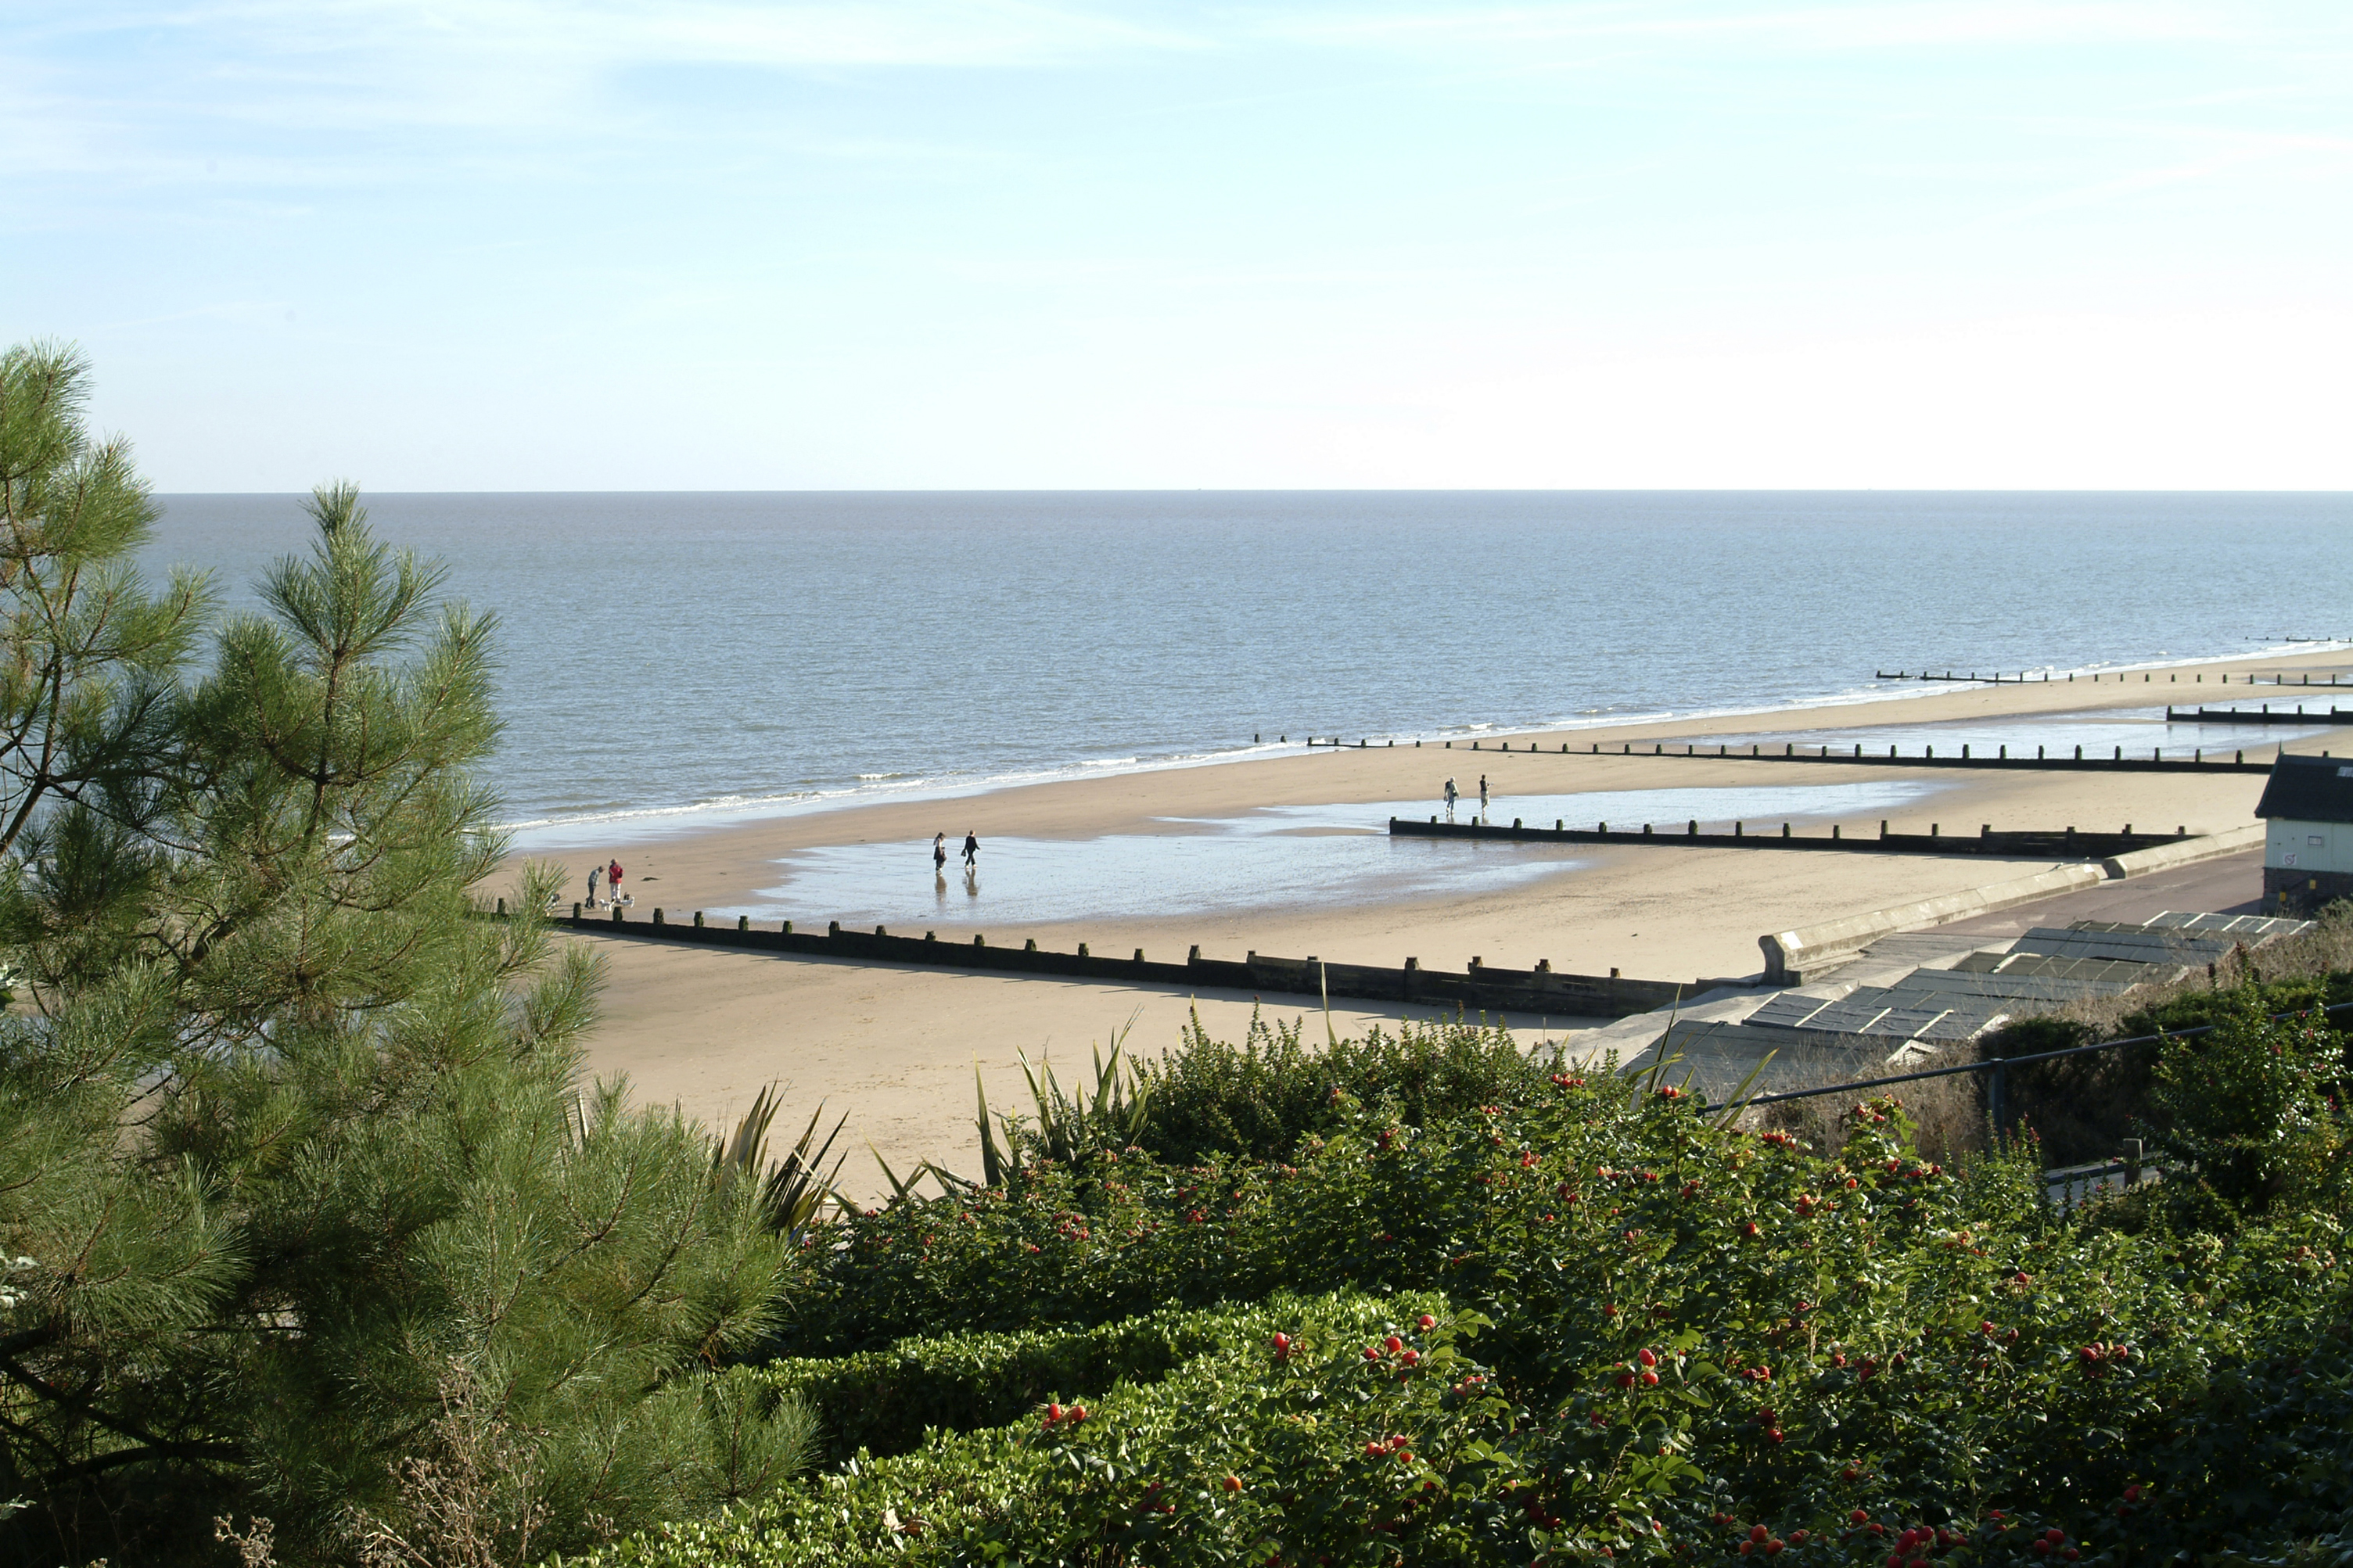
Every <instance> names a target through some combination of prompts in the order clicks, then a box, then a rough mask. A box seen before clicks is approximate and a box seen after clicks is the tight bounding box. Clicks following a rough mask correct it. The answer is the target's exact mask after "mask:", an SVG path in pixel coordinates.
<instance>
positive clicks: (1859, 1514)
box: [1846, 1469, 1871, 1524]
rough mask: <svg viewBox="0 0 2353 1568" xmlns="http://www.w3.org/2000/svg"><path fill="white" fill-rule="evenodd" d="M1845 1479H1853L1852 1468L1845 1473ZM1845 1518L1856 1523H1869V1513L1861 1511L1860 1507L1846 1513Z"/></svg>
mask: <svg viewBox="0 0 2353 1568" xmlns="http://www.w3.org/2000/svg"><path fill="white" fill-rule="evenodd" d="M1846 1479H1848V1480H1852V1479H1854V1471H1853V1470H1852V1469H1850V1470H1848V1471H1847V1473H1846ZM1847 1518H1848V1519H1849V1520H1851V1521H1853V1522H1854V1523H1856V1524H1869V1523H1870V1522H1871V1515H1869V1514H1867V1513H1865V1512H1863V1511H1862V1510H1861V1509H1856V1510H1854V1511H1853V1512H1852V1513H1851V1514H1848V1515H1847Z"/></svg>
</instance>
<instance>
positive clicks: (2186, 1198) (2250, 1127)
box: [2151, 996, 2346, 1223]
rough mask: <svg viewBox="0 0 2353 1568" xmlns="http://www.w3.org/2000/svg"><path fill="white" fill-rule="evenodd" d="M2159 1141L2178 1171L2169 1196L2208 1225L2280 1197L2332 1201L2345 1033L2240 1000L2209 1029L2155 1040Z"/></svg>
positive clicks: (2340, 1167)
mask: <svg viewBox="0 0 2353 1568" xmlns="http://www.w3.org/2000/svg"><path fill="white" fill-rule="evenodd" d="M2159 1050H2160V1055H2159V1057H2158V1064H2157V1088H2156V1090H2155V1092H2154V1094H2153V1095H2152V1097H2151V1100H2152V1105H2153V1109H2154V1110H2155V1111H2156V1118H2155V1123H2156V1127H2155V1131H2156V1137H2157V1142H2158V1148H2159V1149H2160V1150H2161V1151H2162V1152H2164V1153H2165V1154H2166V1155H2167V1156H2168V1158H2169V1159H2170V1160H2171V1161H2172V1162H2174V1163H2176V1164H2177V1165H2178V1167H2179V1169H2178V1170H2177V1171H2176V1172H2175V1174H2174V1179H2173V1180H2171V1181H2168V1183H2167V1190H2168V1194H2174V1193H2179V1194H2182V1200H2181V1201H2183V1202H2187V1203H2189V1204H2190V1205H2194V1207H2193V1210H2192V1215H2193V1217H2195V1218H2196V1219H2198V1220H2200V1221H2205V1222H2208V1223H2213V1222H2215V1221H2218V1220H2220V1221H2222V1222H2224V1223H2227V1222H2228V1221H2229V1220H2231V1219H2233V1218H2236V1217H2237V1216H2240V1215H2260V1214H2263V1213H2265V1212H2267V1211H2268V1210H2270V1209H2272V1208H2273V1207H2274V1206H2275V1205H2280V1204H2283V1203H2291V1204H2296V1205H2311V1204H2317V1203H2332V1202H2334V1201H2335V1200H2337V1198H2338V1197H2340V1196H2341V1195H2342V1193H2343V1190H2344V1187H2345V1174H2344V1165H2345V1153H2346V1149H2345V1143H2346V1140H2345V1134H2344V1129H2343V1127H2342V1125H2341V1123H2340V1121H2339V1120H2338V1117H2337V1108H2336V1104H2335V1101H2334V1098H2333V1093H2332V1091H2333V1090H2335V1089H2336V1088H2337V1084H2338V1082H2339V1081H2340V1079H2342V1078H2343V1077H2344V1071H2345V1046H2344V1042H2343V1040H2342V1039H2341V1038H2340V1037H2338V1036H2337V1034H2336V1033H2335V1032H2334V1031H2333V1030H2331V1029H2329V1028H2328V1027H2327V1026H2326V1025H2325V1024H2323V1023H2321V1022H2320V1021H2319V1020H2318V1019H2317V1018H2316V1017H2315V1016H2312V1015H2309V1014H2306V1015H2302V1016H2295V1017H2290V1018H2274V1017H2272V1016H2270V1015H2269V1013H2268V1011H2267V1010H2266V1008H2265V1007H2264V1005H2263V1004H2262V1003H2261V1002H2260V1001H2258V1000H2257V999H2255V998H2253V997H2252V996H2242V997H2241V998H2239V999H2238V1000H2237V1002H2236V1004H2235V1005H2233V1007H2232V1010H2231V1011H2229V1012H2228V1013H2226V1014H2225V1015H2224V1016H2222V1017H2221V1021H2220V1022H2218V1023H2217V1024H2216V1025H2215V1026H2214V1028H2213V1030H2212V1032H2211V1033H2209V1034H2206V1035H2202V1036H2200V1037H2196V1038H2192V1039H2178V1038H2168V1039H2167V1040H2165V1041H2164V1042H2163V1044H2162V1045H2161V1047H2159Z"/></svg>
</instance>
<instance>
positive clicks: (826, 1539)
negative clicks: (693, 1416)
mask: <svg viewBox="0 0 2353 1568" xmlns="http://www.w3.org/2000/svg"><path fill="white" fill-rule="evenodd" d="M1425 1324H1426V1325H1427V1326H1424V1325H1425ZM1478 1327H1479V1321H1478V1320H1477V1319H1476V1318H1471V1317H1464V1316H1461V1315H1457V1314H1452V1313H1450V1312H1449V1311H1448V1309H1447V1306H1446V1303H1445V1302H1444V1300H1441V1299H1440V1298H1437V1297H1434V1296H1406V1297H1401V1298H1399V1299H1398V1300H1395V1301H1393V1302H1390V1303H1388V1304H1387V1308H1386V1310H1385V1311H1384V1310H1381V1309H1379V1308H1377V1307H1376V1306H1375V1305H1374V1304H1371V1303H1364V1302H1356V1303H1340V1304H1327V1315H1325V1316H1324V1317H1321V1318H1319V1317H1318V1316H1317V1315H1316V1314H1314V1312H1312V1311H1310V1312H1303V1314H1302V1316H1301V1317H1300V1318H1299V1319H1298V1320H1297V1321H1295V1322H1294V1323H1293V1326H1292V1329H1291V1330H1285V1331H1282V1332H1284V1334H1285V1342H1282V1343H1281V1344H1278V1343H1277V1342H1274V1341H1273V1339H1272V1336H1271V1334H1257V1333H1253V1334H1252V1335H1251V1336H1250V1337H1249V1338H1248V1339H1245V1340H1242V1341H1240V1342H1232V1343H1229V1344H1228V1345H1226V1346H1224V1347H1221V1348H1220V1349H1219V1350H1218V1351H1216V1352H1212V1353H1209V1354H1205V1355H1201V1356H1198V1357H1195V1358H1193V1359H1192V1360H1190V1361H1188V1362H1187V1363H1184V1364H1183V1365H1182V1366H1181V1367H1180V1368H1178V1369H1177V1370H1176V1372H1175V1373H1173V1374H1172V1375H1171V1376H1169V1377H1168V1378H1167V1379H1166V1380H1165V1381H1164V1382H1161V1383H1158V1384H1146V1385H1134V1384H1128V1385H1121V1386H1116V1387H1113V1388H1109V1389H1106V1390H1104V1391H1103V1394H1102V1396H1101V1397H1099V1398H1096V1399H1092V1400H1088V1401H1085V1402H1083V1403H1082V1404H1080V1405H1077V1406H1076V1408H1073V1407H1072V1406H1071V1405H1060V1406H1051V1407H1048V1408H1046V1409H1042V1410H1033V1411H1030V1412H1028V1413H1026V1414H1025V1416H1024V1418H1023V1419H1021V1420H1020V1421H1018V1422H1014V1423H1008V1424H1007V1425H1003V1426H996V1427H993V1428H990V1429H987V1430H985V1431H979V1432H971V1433H957V1434H953V1435H943V1436H936V1437H934V1439H933V1440H932V1441H931V1442H930V1443H928V1444H926V1445H925V1446H924V1447H923V1448H922V1449H921V1450H919V1451H917V1452H915V1453H912V1454H906V1455H902V1456H897V1457H894V1458H883V1459H879V1460H871V1461H869V1460H864V1459H860V1460H857V1461H853V1462H851V1463H849V1464H847V1465H844V1466H842V1467H840V1468H839V1469H837V1470H836V1471H834V1472H833V1473H831V1474H829V1475H828V1476H825V1477H823V1478H821V1479H819V1480H818V1481H817V1482H815V1483H813V1484H810V1485H807V1486H805V1487H803V1488H800V1489H796V1490H795V1491H793V1492H791V1493H788V1494H786V1495H785V1496H784V1497H782V1498H779V1499H778V1500H776V1501H774V1502H773V1503H769V1504H765V1505H762V1506H759V1507H756V1508H754V1509H750V1510H742V1511H739V1512H736V1513H733V1514H732V1515H730V1516H728V1517H725V1518H723V1519H720V1520H717V1521H691V1522H685V1523H681V1524H678V1525H673V1526H667V1527H664V1528H662V1529H659V1530H657V1531H651V1532H649V1533H648V1534H646V1535H644V1536H641V1537H639V1538H638V1539H636V1540H633V1541H630V1542H624V1543H623V1544H622V1545H621V1546H619V1547H618V1548H617V1549H616V1550H615V1551H613V1552H609V1553H607V1554H606V1555H605V1556H604V1557H602V1558H601V1559H600V1560H599V1561H601V1562H603V1563H607V1564H610V1565H612V1568H622V1565H629V1568H654V1565H656V1564H661V1565H670V1564H682V1563H742V1564H746V1565H760V1568H784V1565H786V1564H790V1565H791V1568H846V1565H849V1564H869V1563H905V1562H920V1563H990V1562H1027V1563H1079V1562H1088V1563H1120V1562H1149V1563H1200V1564H1210V1563H1263V1562H1269V1561H1271V1560H1272V1559H1273V1556H1274V1554H1275V1553H1277V1552H1280V1553H1282V1555H1283V1558H1284V1560H1286V1561H1289V1560H1294V1559H1304V1560H1310V1561H1312V1560H1314V1557H1315V1556H1318V1555H1321V1556H1325V1557H1330V1558H1332V1559H1333V1560H1335V1561H1339V1560H1342V1557H1343V1555H1344V1554H1345V1557H1346V1558H1350V1559H1355V1560H1360V1561H1363V1560H1373V1559H1374V1558H1375V1556H1376V1554H1377V1555H1381V1556H1386V1555H1387V1554H1388V1552H1389V1551H1390V1550H1391V1543H1392V1542H1399V1543H1409V1544H1410V1546H1411V1548H1412V1550H1413V1552H1414V1553H1415V1557H1416V1560H1417V1561H1420V1562H1481V1561H1488V1560H1491V1559H1492V1558H1493V1553H1494V1552H1496V1551H1497V1550H1499V1549H1501V1550H1505V1551H1509V1550H1512V1549H1513V1546H1514V1543H1513V1537H1514V1534H1515V1533H1516V1526H1517V1520H1516V1518H1515V1516H1514V1511H1513V1510H1512V1509H1511V1508H1510V1507H1509V1505H1508V1504H1507V1503H1506V1502H1505V1501H1504V1500H1503V1499H1502V1498H1500V1497H1497V1496H1493V1495H1489V1492H1490V1489H1486V1488H1482V1487H1481V1486H1479V1485H1477V1484H1475V1483H1472V1482H1471V1479H1472V1477H1473V1476H1482V1477H1483V1476H1488V1475H1491V1474H1493V1475H1501V1474H1502V1473H1504V1470H1506V1469H1508V1468H1509V1460H1508V1458H1506V1457H1505V1456H1504V1454H1503V1452H1502V1451H1501V1450H1500V1449H1497V1448H1495V1447H1493V1443H1494V1441H1495V1440H1496V1439H1498V1438H1501V1437H1503V1436H1505V1435H1506V1434H1507V1429H1508V1425H1509V1421H1510V1409H1509V1406H1508V1405H1507V1404H1506V1402H1505V1401H1504V1400H1503V1399H1501V1398H1499V1397H1496V1396H1495V1395H1494V1394H1493V1392H1492V1385H1491V1384H1489V1383H1488V1381H1487V1379H1486V1376H1485V1374H1484V1373H1482V1371H1481V1370H1480V1369H1479V1368H1478V1367H1477V1366H1476V1364H1475V1363H1472V1362H1470V1361H1469V1360H1468V1358H1467V1357H1466V1356H1465V1355H1464V1354H1463V1353H1462V1352H1461V1350H1460V1349H1459V1348H1458V1346H1457V1343H1456V1342H1457V1340H1458V1338H1460V1337H1461V1336H1462V1335H1465V1334H1467V1333H1469V1332H1472V1331H1476V1329H1477V1328H1478ZM1392 1344H1394V1345H1395V1346H1396V1348H1395V1349H1394V1350H1392V1349H1390V1348H1388V1347H1389V1346H1390V1345H1392ZM1081 1412H1083V1414H1081ZM1441 1478H1452V1480H1451V1481H1450V1480H1448V1479H1441ZM1461 1483H1471V1484H1468V1485H1464V1484H1461Z"/></svg>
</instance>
